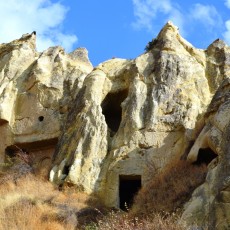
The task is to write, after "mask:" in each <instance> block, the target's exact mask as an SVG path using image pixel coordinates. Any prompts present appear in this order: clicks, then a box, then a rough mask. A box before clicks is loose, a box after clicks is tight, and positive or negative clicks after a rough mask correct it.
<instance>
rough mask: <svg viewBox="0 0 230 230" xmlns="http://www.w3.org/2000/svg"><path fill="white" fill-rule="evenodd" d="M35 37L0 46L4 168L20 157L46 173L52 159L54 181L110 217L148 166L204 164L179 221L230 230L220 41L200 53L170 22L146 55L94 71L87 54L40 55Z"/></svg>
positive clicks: (225, 76) (227, 67) (224, 49)
mask: <svg viewBox="0 0 230 230" xmlns="http://www.w3.org/2000/svg"><path fill="white" fill-rule="evenodd" d="M35 37H36V36H35V33H32V34H27V35H24V36H23V37H22V38H21V39H19V40H15V41H13V42H11V43H9V44H2V45H0V80H1V86H0V132H1V136H0V138H1V141H0V157H1V161H3V158H4V156H5V154H6V155H7V154H11V153H12V152H15V151H17V149H18V148H24V149H25V150H26V151H27V152H29V153H31V154H34V155H36V156H38V160H37V161H38V162H40V163H41V166H42V165H43V161H44V160H47V157H48V158H49V159H48V161H50V158H51V157H52V155H53V153H54V155H53V167H52V170H51V171H50V180H51V181H53V182H55V183H57V184H60V185H61V184H63V183H71V184H74V185H75V186H77V187H78V188H80V189H83V190H84V191H86V192H88V193H96V194H97V195H98V196H100V197H101V198H102V199H103V201H104V203H105V204H106V205H108V206H112V207H119V205H120V197H119V196H120V194H119V193H120V191H119V187H120V183H121V181H122V180H127V181H128V180H136V179H137V178H138V180H141V183H142V184H143V185H144V184H145V183H146V181H147V180H148V179H149V178H148V171H147V170H146V168H147V167H148V166H149V165H150V166H152V165H154V167H155V168H156V169H161V170H164V167H165V166H166V165H167V164H168V163H169V162H171V161H174V160H175V159H179V158H184V159H187V160H189V161H191V162H198V161H199V162H200V161H201V162H204V163H206V164H208V165H209V166H208V167H209V172H208V175H207V178H206V181H205V183H204V184H202V185H201V186H200V187H198V188H197V189H196V190H195V191H194V193H193V196H192V198H191V200H190V201H189V202H188V203H187V204H186V205H185V211H184V213H183V215H182V219H184V220H186V221H187V222H188V223H189V224H193V223H194V222H195V223H197V224H198V225H199V226H205V225H206V224H210V223H211V226H216V229H228V227H229V225H230V215H229V200H230V194H229V191H230V189H229V186H230V184H229V173H228V172H229V170H228V169H229V167H230V166H229V165H230V159H229V158H230V153H229V149H228V144H229V141H230V134H229V125H230V115H229V114H230V111H229V108H230V106H229V98H230V97H229V89H230V84H229V76H230V48H229V47H228V46H227V45H226V44H225V43H224V42H223V41H221V40H216V41H214V42H213V43H212V44H211V45H210V46H209V47H208V48H207V49H206V50H200V49H196V48H194V47H193V46H192V45H191V44H189V43H188V42H187V41H185V40H184V39H183V38H182V37H181V36H180V35H179V33H178V29H177V27H175V26H174V25H173V24H172V23H170V22H168V23H167V24H166V25H165V26H164V28H163V29H162V30H161V32H160V33H159V35H158V36H157V38H156V39H155V40H154V41H153V42H152V44H151V50H149V51H148V52H146V53H144V54H142V55H140V56H139V57H137V58H136V59H134V60H125V59H118V58H115V59H111V60H108V61H106V62H104V63H102V64H100V65H99V66H97V67H95V68H94V69H93V67H92V65H91V63H90V62H89V60H88V56H87V51H86V50H85V49H83V48H80V49H77V50H76V51H74V52H72V53H70V54H66V53H65V52H64V50H63V49H62V48H61V47H53V48H49V49H48V50H46V51H44V52H42V53H39V52H37V51H36V50H35ZM58 138H59V139H58ZM57 139H58V142H57ZM56 143H57V145H56ZM55 146H56V150H55V152H54V148H55Z"/></svg>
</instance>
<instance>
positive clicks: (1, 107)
mask: <svg viewBox="0 0 230 230" xmlns="http://www.w3.org/2000/svg"><path fill="white" fill-rule="evenodd" d="M35 40H36V34H35V33H34V32H33V33H32V34H25V35H23V37H22V38H20V39H18V40H15V41H12V42H11V43H9V44H2V45H0V82H1V84H0V95H1V96H0V133H1V135H0V138H1V140H0V159H1V160H3V158H4V155H5V153H6V154H8V153H11V154H12V152H16V151H17V150H18V149H19V148H23V149H26V151H28V152H30V153H33V152H34V153H36V154H35V155H40V157H39V159H38V161H42V158H44V157H45V158H47V157H49V158H50V159H51V156H50V155H52V152H53V151H54V146H55V144H56V142H57V138H58V137H59V134H60V127H61V126H62V124H63V120H65V116H66V114H67V111H68V105H69V104H71V102H72V101H73V98H74V97H75V94H76V93H77V90H78V89H79V88H80V87H81V86H82V83H83V81H84V78H85V76H86V75H87V74H88V73H89V72H91V70H92V68H93V67H92V65H91V63H90V62H89V60H88V57H87V51H86V50H85V49H77V50H76V51H74V52H73V53H70V54H66V53H65V52H64V50H63V48H61V47H52V48H49V49H48V50H46V51H44V52H42V53H39V52H37V51H36V49H35ZM41 149H42V151H40V150H41ZM37 163H39V162H37ZM40 163H42V162H40Z"/></svg>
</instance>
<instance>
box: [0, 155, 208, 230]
mask: <svg viewBox="0 0 230 230" xmlns="http://www.w3.org/2000/svg"><path fill="white" fill-rule="evenodd" d="M15 162H16V163H15ZM15 162H14V163H15V164H14V165H10V166H9V167H8V169H7V171H1V173H0V230H33V229H34V230H35V229H36V230H62V229H63V230H64V229H68V230H71V229H75V230H77V229H85V230H109V229H111V230H112V229H115V230H116V229H117V230H120V229H123V230H131V229H135V230H150V229H151V230H184V229H186V228H185V226H183V224H182V223H180V224H179V223H178V216H177V215H176V214H174V213H175V211H176V210H177V209H178V208H180V207H181V206H182V205H183V203H184V202H185V201H186V200H187V199H188V197H189V196H190V195H191V192H192V191H193V190H194V188H196V187H197V186H198V185H199V184H200V183H201V182H202V181H203V179H204V176H205V173H206V166H199V167H198V166H194V165H191V164H189V163H186V162H184V161H182V162H181V161H180V162H177V163H175V164H173V165H170V166H169V167H167V170H166V171H163V172H162V173H159V174H157V175H155V176H154V177H153V179H152V180H151V181H150V182H149V184H148V185H147V186H146V187H144V188H142V189H141V191H140V192H139V194H138V196H137V197H136V199H135V204H134V206H133V208H132V209H131V210H130V212H129V213H126V212H120V211H108V210H106V209H105V208H103V207H102V206H100V203H97V202H96V200H94V201H92V199H91V198H90V197H88V196H87V195H86V194H84V193H80V192H77V191H75V190H74V188H71V187H68V186H67V187H65V188H62V191H59V190H60V188H57V187H54V186H53V185H52V184H51V183H50V182H48V181H47V179H44V178H41V177H38V176H37V175H35V174H34V170H33V168H32V167H31V165H29V164H28V162H26V161H25V160H23V158H22V157H20V159H19V160H17V161H15ZM152 173H153V175H154V173H155V172H152ZM165 201H167V202H165ZM165 213H168V214H167V215H166V214H165Z"/></svg>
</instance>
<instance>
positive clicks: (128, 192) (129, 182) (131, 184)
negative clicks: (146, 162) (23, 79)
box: [119, 175, 141, 211]
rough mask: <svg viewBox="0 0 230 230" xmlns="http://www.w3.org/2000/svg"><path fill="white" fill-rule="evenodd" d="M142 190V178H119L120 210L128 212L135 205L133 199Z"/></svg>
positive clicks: (121, 176) (123, 176) (127, 176)
mask: <svg viewBox="0 0 230 230" xmlns="http://www.w3.org/2000/svg"><path fill="white" fill-rule="evenodd" d="M140 188H141V176H140V175H135V176H133V175H132V176H129V175H120V176H119V198H120V209H122V210H124V211H128V209H129V208H130V207H131V206H132V204H133V198H134V196H135V195H136V194H137V192H138V191H139V190H140Z"/></svg>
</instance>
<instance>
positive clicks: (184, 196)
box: [132, 160, 207, 215]
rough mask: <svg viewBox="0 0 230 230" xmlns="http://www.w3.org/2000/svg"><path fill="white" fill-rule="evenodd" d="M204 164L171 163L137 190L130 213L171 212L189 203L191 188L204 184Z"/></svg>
mask: <svg viewBox="0 0 230 230" xmlns="http://www.w3.org/2000/svg"><path fill="white" fill-rule="evenodd" d="M206 173H207V166H206V165H205V164H202V165H195V164H191V163H189V162H187V161H184V160H179V161H176V162H174V163H171V164H170V165H168V166H167V167H166V169H165V170H163V171H162V172H160V173H158V174H157V175H155V176H153V179H152V180H150V181H149V183H148V184H147V185H146V186H145V187H143V188H142V189H141V191H140V192H139V194H138V195H137V196H136V198H135V202H134V206H133V209H132V213H134V214H138V215H146V214H147V213H148V214H151V213H175V212H178V211H180V209H181V208H182V206H183V204H184V203H185V202H186V201H188V200H189V198H190V197H191V194H192V192H193V190H194V189H195V188H197V187H198V186H199V185H200V184H202V183H203V182H204V179H205V176H206Z"/></svg>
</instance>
